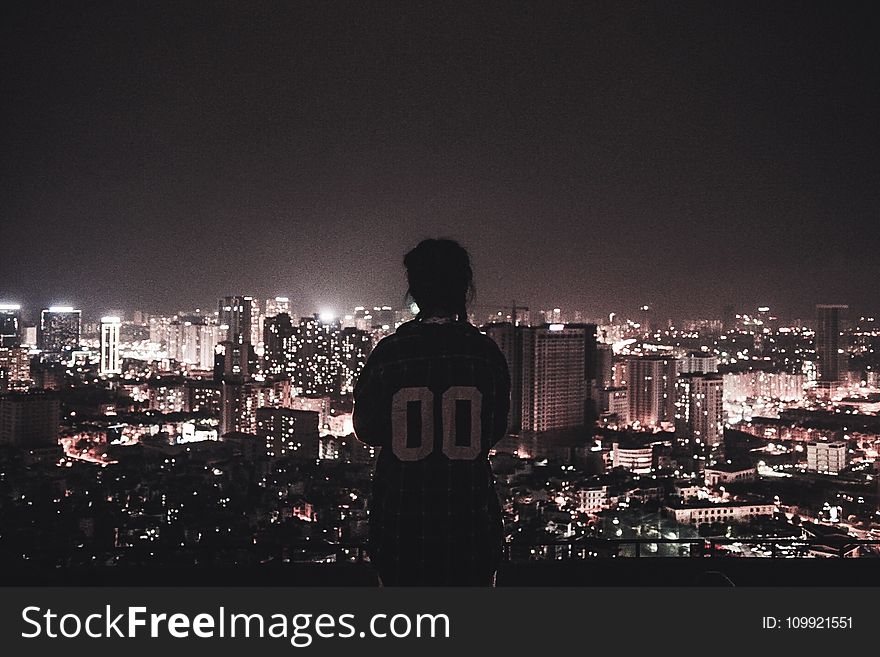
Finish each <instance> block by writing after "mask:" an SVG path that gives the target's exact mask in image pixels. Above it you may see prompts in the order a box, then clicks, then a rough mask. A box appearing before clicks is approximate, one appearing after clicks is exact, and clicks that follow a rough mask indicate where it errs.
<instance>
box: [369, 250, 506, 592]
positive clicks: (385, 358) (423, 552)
mask: <svg viewBox="0 0 880 657" xmlns="http://www.w3.org/2000/svg"><path fill="white" fill-rule="evenodd" d="M431 242H432V243H435V242H436V241H431ZM423 244H424V243H423ZM453 244H454V243H453ZM421 246H422V245H420V247H421ZM455 246H456V247H457V245H455ZM457 248H460V247H457ZM462 251H463V250H462ZM465 255H466V254H465ZM408 257H409V256H408ZM412 269H413V268H412V267H409V266H408V270H409V272H410V290H411V294H412V293H413V276H412ZM468 274H469V268H468ZM441 278H442V277H441ZM469 282H470V281H469V276H468V284H469ZM413 296H414V297H415V298H416V300H417V302H418V301H419V300H420V298H419V296H420V295H418V291H416V294H413ZM421 300H422V301H423V303H426V304H427V300H426V297H425V296H423V295H422V296H421ZM420 307H422V306H420ZM461 315H462V313H461V312H458V313H456V315H450V314H449V312H448V311H447V310H446V309H445V308H442V307H437V309H436V310H434V311H432V312H425V311H423V312H422V313H420V315H419V317H418V318H417V319H416V320H414V321H411V322H407V323H406V324H403V325H401V326H400V327H399V328H398V330H397V331H396V333H394V334H393V335H391V336H389V337H388V338H385V339H384V340H383V341H382V342H380V343H379V344H378V345H377V346H376V349H374V351H373V353H372V354H371V355H370V358H369V359H368V362H367V365H366V366H365V368H364V371H363V373H362V374H361V377H360V378H359V380H358V383H357V386H356V387H355V393H354V395H355V410H354V424H355V432H356V434H357V436H358V438H360V439H361V440H363V441H364V442H366V443H368V444H371V445H380V446H382V447H383V449H382V451H381V453H380V455H379V460H378V464H377V467H376V473H375V478H374V482H373V495H372V499H371V502H370V553H371V557H372V559H373V560H374V561H375V563H376V565H377V567H378V569H379V573H380V577H381V579H382V581H383V583H385V584H462V585H465V584H484V585H485V584H489V583H490V582H491V579H492V576H493V575H494V572H495V569H496V567H497V564H498V560H499V557H500V550H501V540H502V535H501V531H502V530H501V514H500V509H499V506H498V499H497V497H496V494H495V489H494V479H493V476H492V471H491V468H490V465H489V461H488V453H489V450H490V449H491V448H492V446H493V445H494V444H495V443H496V442H497V441H498V440H499V439H500V438H501V437H502V436H503V435H504V432H505V430H506V426H507V413H508V408H509V395H510V379H509V374H508V370H507V364H506V362H505V360H504V357H503V355H502V354H501V352H500V350H499V349H498V347H497V346H496V345H495V343H494V342H493V341H492V340H491V339H489V338H488V337H486V336H485V335H483V334H481V333H480V332H479V331H478V330H477V329H476V328H474V327H473V326H472V325H470V324H469V323H467V321H466V320H464V318H463V317H462V316H461Z"/></svg>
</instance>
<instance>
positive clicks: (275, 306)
mask: <svg viewBox="0 0 880 657" xmlns="http://www.w3.org/2000/svg"><path fill="white" fill-rule="evenodd" d="M281 313H287V314H288V315H290V299H288V298H287V297H275V298H274V299H266V317H267V318H269V317H275V316H276V315H280V314H281Z"/></svg>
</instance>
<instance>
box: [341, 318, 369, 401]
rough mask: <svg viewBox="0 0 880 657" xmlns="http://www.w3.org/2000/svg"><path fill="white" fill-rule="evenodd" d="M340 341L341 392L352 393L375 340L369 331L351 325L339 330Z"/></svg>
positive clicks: (344, 393)
mask: <svg viewBox="0 0 880 657" xmlns="http://www.w3.org/2000/svg"><path fill="white" fill-rule="evenodd" d="M339 342H340V347H341V348H340V350H339V392H340V393H341V394H343V395H350V394H351V393H353V392H354V385H355V383H357V378H358V376H360V373H361V371H362V370H363V369H364V365H366V364H367V357H368V356H369V355H370V352H371V351H372V350H373V341H372V339H371V338H370V334H369V333H368V332H367V331H361V330H360V329H357V328H351V327H350V328H344V329H342V330H341V331H340V332H339Z"/></svg>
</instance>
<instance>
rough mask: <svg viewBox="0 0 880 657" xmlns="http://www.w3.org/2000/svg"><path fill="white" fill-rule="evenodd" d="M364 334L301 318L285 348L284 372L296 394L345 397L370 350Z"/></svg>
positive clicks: (333, 323)
mask: <svg viewBox="0 0 880 657" xmlns="http://www.w3.org/2000/svg"><path fill="white" fill-rule="evenodd" d="M372 344H373V342H372V339H371V338H370V334H369V333H367V332H366V331H363V330H360V329H357V328H345V329H343V328H342V324H341V322H340V321H339V320H335V319H334V320H331V319H329V318H326V317H325V318H323V319H322V318H321V316H320V315H314V316H313V317H303V318H302V319H301V320H300V323H299V325H298V326H296V327H293V335H292V337H291V339H290V341H289V344H288V346H287V348H286V349H285V359H286V367H287V373H288V375H289V376H290V379H291V383H292V385H293V388H294V390H296V392H297V394H300V395H305V396H323V395H340V394H348V393H350V392H351V390H352V389H353V387H354V382H355V381H356V380H357V377H358V375H359V374H360V372H361V370H362V369H363V366H364V363H365V362H366V358H367V356H368V355H369V353H370V351H371V349H372Z"/></svg>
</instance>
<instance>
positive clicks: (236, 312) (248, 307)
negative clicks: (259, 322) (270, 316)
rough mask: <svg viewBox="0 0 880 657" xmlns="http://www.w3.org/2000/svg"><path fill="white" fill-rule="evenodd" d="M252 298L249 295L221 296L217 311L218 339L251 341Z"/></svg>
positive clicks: (239, 341) (237, 341) (239, 342)
mask: <svg viewBox="0 0 880 657" xmlns="http://www.w3.org/2000/svg"><path fill="white" fill-rule="evenodd" d="M253 315H254V298H253V297H249V296H234V297H223V298H222V299H220V304H219V308H218V312H217V324H218V325H219V326H220V332H221V333H220V339H221V341H222V340H229V341H230V342H234V343H236V344H242V343H244V342H248V343H249V342H251V332H252V317H253Z"/></svg>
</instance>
